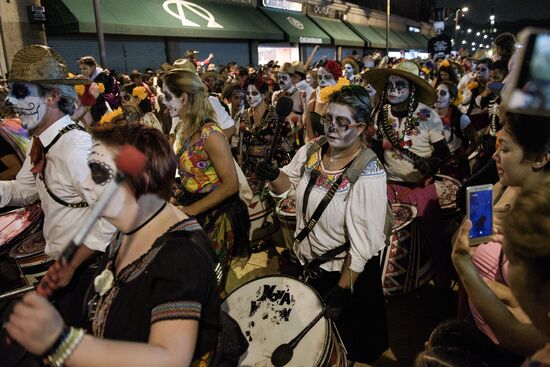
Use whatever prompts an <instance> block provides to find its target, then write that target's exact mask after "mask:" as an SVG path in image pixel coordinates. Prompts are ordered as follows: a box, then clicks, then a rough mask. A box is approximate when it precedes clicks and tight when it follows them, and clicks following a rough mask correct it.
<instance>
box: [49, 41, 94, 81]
mask: <svg viewBox="0 0 550 367" xmlns="http://www.w3.org/2000/svg"><path fill="white" fill-rule="evenodd" d="M48 46H50V47H52V48H53V49H55V50H56V51H57V52H59V54H60V55H61V57H63V59H64V60H65V62H66V63H67V66H68V67H69V70H70V71H72V72H73V73H75V74H78V73H80V71H79V69H78V59H80V58H81V57H82V56H93V57H94V58H95V59H96V60H98V62H99V49H98V46H97V39H95V38H91V37H81V36H72V37H67V38H65V37H63V38H61V37H48Z"/></svg>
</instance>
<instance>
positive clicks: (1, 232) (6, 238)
mask: <svg viewBox="0 0 550 367" xmlns="http://www.w3.org/2000/svg"><path fill="white" fill-rule="evenodd" d="M42 218H43V213H42V209H41V208H40V204H33V205H31V206H28V207H26V208H19V209H15V210H12V211H9V212H6V213H3V214H0V256H1V255H5V254H7V253H8V252H9V251H10V250H11V249H12V247H13V246H14V245H16V244H17V243H18V242H19V241H20V240H21V238H23V237H25V236H28V235H31V234H33V233H35V232H37V231H39V230H40V229H41V227H42Z"/></svg>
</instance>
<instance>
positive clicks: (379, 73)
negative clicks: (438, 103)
mask: <svg viewBox="0 0 550 367" xmlns="http://www.w3.org/2000/svg"><path fill="white" fill-rule="evenodd" d="M390 75H397V76H401V77H403V78H405V79H407V80H408V81H409V82H411V83H413V84H414V85H415V88H416V94H415V96H416V99H417V100H418V101H420V102H422V103H424V104H426V105H428V106H429V105H432V104H433V103H434V102H435V99H436V95H435V89H434V88H433V87H432V86H431V85H430V83H428V82H427V81H426V80H424V79H422V78H421V77H420V69H419V67H418V65H416V64H415V63H413V62H410V61H404V62H401V63H399V64H396V65H394V66H393V68H391V69H372V70H368V71H366V72H365V74H363V80H365V81H366V82H367V83H369V84H370V85H372V87H373V88H374V89H376V91H377V92H378V94H380V93H381V92H382V90H383V89H384V88H385V87H386V81H387V80H388V77H389V76H390Z"/></svg>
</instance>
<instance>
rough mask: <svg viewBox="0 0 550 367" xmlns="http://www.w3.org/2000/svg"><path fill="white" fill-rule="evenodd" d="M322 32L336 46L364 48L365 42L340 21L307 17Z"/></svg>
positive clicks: (312, 16)
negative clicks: (326, 34)
mask: <svg viewBox="0 0 550 367" xmlns="http://www.w3.org/2000/svg"><path fill="white" fill-rule="evenodd" d="M309 17H310V18H311V20H313V21H314V22H315V23H316V24H317V25H318V26H319V27H321V29H322V30H323V31H325V32H326V33H328V35H329V36H330V37H331V38H332V39H333V40H334V44H335V45H336V46H350V47H364V46H365V41H363V39H362V38H361V37H359V36H358V35H357V34H356V33H355V32H354V31H352V30H351V29H350V28H349V27H348V26H347V25H345V24H344V22H342V21H341V20H340V19H332V18H326V17H317V16H314V15H310V16H309Z"/></svg>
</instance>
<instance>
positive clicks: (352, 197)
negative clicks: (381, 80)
mask: <svg viewBox="0 0 550 367" xmlns="http://www.w3.org/2000/svg"><path fill="white" fill-rule="evenodd" d="M339 88H340V89H337V88H335V89H333V90H332V94H331V95H330V98H329V100H328V109H327V113H326V115H325V116H324V118H323V119H322V122H323V124H324V130H325V136H326V137H320V138H318V139H315V140H313V141H312V142H310V143H309V144H307V145H305V146H303V147H302V148H300V150H298V152H297V153H296V155H295V156H294V158H293V159H292V161H291V162H290V164H288V165H287V166H285V167H283V168H281V169H279V168H278V167H277V166H276V165H275V164H271V163H267V162H262V163H260V164H259V165H258V169H257V171H256V176H257V177H259V178H264V179H267V180H270V183H271V187H272V189H273V191H275V192H276V193H283V192H285V191H287V190H289V188H290V187H291V185H294V186H296V217H297V218H296V232H295V233H296V240H295V242H294V252H295V253H296V256H297V258H298V259H299V260H300V262H301V263H302V264H308V265H307V266H306V270H305V272H304V276H305V278H306V281H307V282H308V283H309V284H310V285H312V286H313V287H314V288H315V289H316V290H317V291H318V292H319V294H320V295H321V296H322V297H324V299H325V302H326V303H327V306H328V307H329V309H332V310H337V311H340V314H339V317H337V321H336V325H337V327H338V331H339V333H340V335H341V336H342V340H343V342H344V345H345V347H346V350H347V352H348V358H349V360H350V361H354V362H362V363H371V362H373V361H374V360H376V359H377V358H378V356H379V355H380V354H381V353H382V352H384V351H385V350H386V348H387V347H388V334H387V327H386V311H385V304H384V297H383V294H382V285H381V282H380V278H381V275H380V260H379V258H378V257H377V255H378V253H379V251H380V250H381V249H382V248H383V247H384V223H385V215H386V207H387V198H386V173H385V172H384V169H383V168H382V165H381V163H380V162H379V161H378V160H377V159H376V158H375V156H374V153H372V151H370V150H369V149H368V148H367V139H368V134H367V132H368V131H370V129H369V128H370V127H371V126H372V120H371V118H370V113H371V105H370V100H369V95H368V92H367V91H366V90H365V89H364V88H363V87H361V86H358V85H353V86H343V85H340V86H339ZM323 142H324V144H323ZM364 152H368V153H372V155H367V153H364ZM362 158H364V159H362ZM356 160H357V161H356ZM360 161H363V162H364V164H354V162H360ZM350 166H352V167H354V168H355V167H357V168H359V170H358V172H357V175H356V176H354V177H355V178H352V175H350V172H352V170H349V171H348V170H347V168H348V167H350ZM327 203H328V204H327ZM323 207H324V209H322V208H323ZM319 210H321V212H322V213H321V214H320V216H319V215H318V214H314V213H315V212H317V213H319ZM324 260H327V261H324ZM314 265H315V266H314ZM333 316H334V314H333ZM365 330H369V332H368V333H365Z"/></svg>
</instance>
